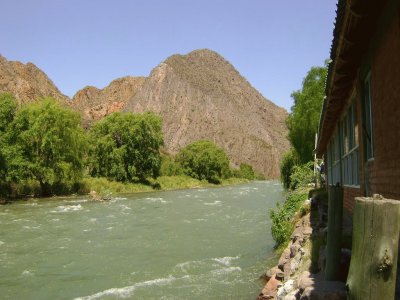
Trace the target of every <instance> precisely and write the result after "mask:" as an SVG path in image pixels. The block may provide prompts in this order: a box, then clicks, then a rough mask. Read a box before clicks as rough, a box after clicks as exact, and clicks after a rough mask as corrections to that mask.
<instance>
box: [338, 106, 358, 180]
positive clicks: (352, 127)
mask: <svg viewBox="0 0 400 300" xmlns="http://www.w3.org/2000/svg"><path fill="white" fill-rule="evenodd" d="M341 134H342V141H343V142H342V164H343V168H342V178H343V184H345V185H359V184H360V182H359V174H358V172H359V169H358V122H357V107H356V106H355V104H354V103H352V104H351V106H350V107H349V109H348V111H347V113H346V116H345V117H344V118H343V120H342V122H341Z"/></svg>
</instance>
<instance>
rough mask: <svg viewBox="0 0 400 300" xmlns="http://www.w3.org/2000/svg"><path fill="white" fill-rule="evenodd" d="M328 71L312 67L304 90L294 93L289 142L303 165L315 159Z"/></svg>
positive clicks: (305, 80)
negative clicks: (315, 144) (316, 137)
mask: <svg viewBox="0 0 400 300" xmlns="http://www.w3.org/2000/svg"><path fill="white" fill-rule="evenodd" d="M327 70H328V68H327V65H325V66H324V67H312V68H311V70H310V71H309V72H308V73H307V76H306V77H305V78H304V80H303V87H302V89H301V90H299V91H295V92H293V93H292V98H293V99H294V105H293V106H292V108H291V112H290V114H289V117H288V119H287V125H288V129H289V140H290V143H291V144H292V146H293V148H294V149H295V151H296V152H297V154H298V157H299V159H300V163H303V164H304V163H307V162H308V161H310V160H312V159H313V156H312V155H313V150H314V143H315V133H316V132H317V130H318V124H319V118H320V113H321V109H322V103H323V99H324V96H325V80H326V75H327Z"/></svg>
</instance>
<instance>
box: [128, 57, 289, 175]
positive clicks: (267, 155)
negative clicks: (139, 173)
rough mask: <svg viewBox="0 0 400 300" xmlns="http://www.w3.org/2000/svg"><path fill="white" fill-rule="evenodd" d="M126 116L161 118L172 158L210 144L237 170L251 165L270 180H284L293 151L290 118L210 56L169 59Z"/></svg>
mask: <svg viewBox="0 0 400 300" xmlns="http://www.w3.org/2000/svg"><path fill="white" fill-rule="evenodd" d="M125 110H126V111H132V112H144V111H154V112H156V113H158V114H159V115H161V116H162V117H163V122H164V127H163V128H164V137H165V147H166V150H167V151H169V152H170V153H176V152H177V151H178V150H179V149H180V148H182V147H184V146H186V145H187V144H189V143H191V142H193V141H195V140H199V139H209V140H212V141H214V142H215V143H217V144H218V145H220V146H221V147H222V148H224V149H225V151H226V152H227V153H228V155H229V157H230V158H231V161H232V162H233V164H235V165H238V164H240V163H241V162H245V163H249V164H251V165H252V166H253V167H254V168H255V169H256V170H258V171H260V172H262V173H263V174H265V175H266V176H267V177H270V178H277V177H278V176H279V161H280V159H281V156H282V153H283V152H285V151H287V150H288V149H289V142H288V140H287V138H286V136H287V128H286V125H285V118H286V116H287V112H286V111H285V110H284V109H283V108H280V107H278V106H276V105H275V104H273V103H272V102H270V101H269V100H267V99H265V98H264V97H263V96H262V95H261V94H260V93H259V92H257V91H256V90H255V89H254V88H253V87H252V86H251V85H250V84H249V83H248V82H247V81H246V80H245V79H244V78H243V77H242V76H241V75H240V74H239V73H238V72H237V71H236V70H235V69H234V67H233V66H232V65H231V64H230V63H228V62H227V61H226V60H225V59H223V58H222V57H221V56H220V55H218V54H217V53H215V52H213V51H210V50H196V51H193V52H191V53H189V54H188V55H184V56H182V55H174V56H172V57H170V58H168V59H167V60H166V61H165V62H163V63H161V64H160V65H159V66H157V67H156V68H155V69H154V70H153V71H152V73H151V74H150V76H149V78H148V79H146V81H145V83H144V85H143V87H142V88H141V89H140V90H139V91H138V92H137V93H136V95H134V96H133V97H132V98H131V99H130V100H129V101H128V103H127V105H126V107H125Z"/></svg>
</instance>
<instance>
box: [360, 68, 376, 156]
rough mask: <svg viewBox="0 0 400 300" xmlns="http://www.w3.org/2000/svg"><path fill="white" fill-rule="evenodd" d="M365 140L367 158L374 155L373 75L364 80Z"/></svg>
mask: <svg viewBox="0 0 400 300" xmlns="http://www.w3.org/2000/svg"><path fill="white" fill-rule="evenodd" d="M364 121H365V123H364V128H363V129H364V137H365V138H364V140H365V149H366V151H365V152H366V158H367V160H369V159H371V158H373V157H374V145H373V132H372V94H371V75H370V74H369V75H368V76H367V78H366V79H365V82H364Z"/></svg>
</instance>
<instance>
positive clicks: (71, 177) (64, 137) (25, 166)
mask: <svg viewBox="0 0 400 300" xmlns="http://www.w3.org/2000/svg"><path fill="white" fill-rule="evenodd" d="M7 142H8V145H9V147H7V150H6V155H5V156H6V158H7V163H8V168H9V173H8V176H9V178H10V179H11V180H12V181H17V182H18V181H21V180H25V179H35V180H37V181H38V182H39V184H40V188H41V193H42V195H43V196H49V195H50V194H51V193H52V186H53V185H54V184H70V183H74V182H77V181H78V180H79V179H80V178H81V177H82V171H83V159H84V154H85V146H86V142H85V136H84V133H83V129H82V127H81V121H80V117H79V115H78V114H77V113H75V112H72V111H71V110H69V109H67V108H64V107H62V106H61V105H60V104H59V103H57V102H56V101H55V100H53V99H51V98H46V99H43V100H42V101H40V102H38V103H31V104H28V105H26V106H25V107H23V108H21V109H20V110H19V111H18V112H17V114H16V116H15V118H14V120H13V122H12V123H11V125H10V127H9V130H8V132H7Z"/></svg>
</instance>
